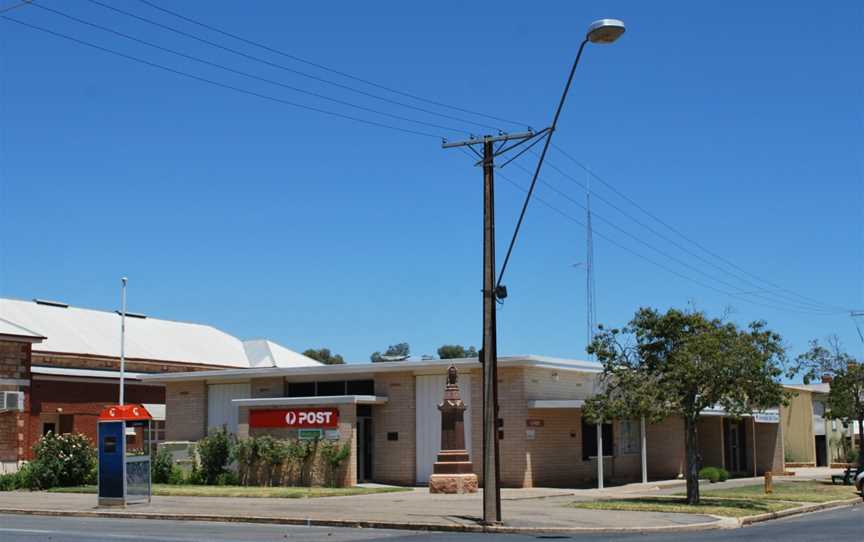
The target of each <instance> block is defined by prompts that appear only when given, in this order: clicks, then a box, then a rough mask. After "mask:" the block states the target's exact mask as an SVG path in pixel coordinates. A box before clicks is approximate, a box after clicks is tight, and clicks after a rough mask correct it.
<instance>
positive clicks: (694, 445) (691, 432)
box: [684, 418, 699, 504]
mask: <svg viewBox="0 0 864 542" xmlns="http://www.w3.org/2000/svg"><path fill="white" fill-rule="evenodd" d="M698 451H699V438H698V435H697V434H696V421H694V420H690V419H689V418H684V455H685V456H686V459H685V467H684V472H685V474H684V475H685V476H686V478H687V504H699V458H698Z"/></svg>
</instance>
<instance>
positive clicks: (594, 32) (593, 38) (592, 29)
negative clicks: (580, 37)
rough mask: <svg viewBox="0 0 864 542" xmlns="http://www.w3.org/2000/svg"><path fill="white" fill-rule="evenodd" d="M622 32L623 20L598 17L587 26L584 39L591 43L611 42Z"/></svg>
mask: <svg viewBox="0 0 864 542" xmlns="http://www.w3.org/2000/svg"><path fill="white" fill-rule="evenodd" d="M623 33H624V22H623V21H619V20H618V19H599V20H597V21H594V22H593V23H591V26H589V27H588V34H587V35H586V36H585V39H587V40H588V41H590V42H591V43H612V42H613V41H615V40H617V39H618V38H620V37H621V34H623Z"/></svg>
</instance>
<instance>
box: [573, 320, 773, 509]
mask: <svg viewBox="0 0 864 542" xmlns="http://www.w3.org/2000/svg"><path fill="white" fill-rule="evenodd" d="M625 336H626V340H625V339H624V337H625ZM588 352H589V353H591V354H594V355H595V356H596V357H597V360H598V361H599V362H601V363H602V364H603V373H602V375H601V384H602V386H603V388H604V391H603V392H602V393H600V394H598V395H596V396H594V397H592V398H590V399H589V400H588V401H586V404H585V407H584V410H583V412H584V415H585V416H586V418H587V419H588V420H590V421H592V422H594V423H597V422H599V421H601V420H611V419H613V418H632V417H639V416H645V417H646V418H647V419H648V420H650V421H651V422H657V421H660V420H661V419H663V418H666V417H668V416H678V417H681V418H682V419H683V420H684V432H685V440H684V443H685V455H686V479H687V502H688V503H689V504H698V503H699V467H700V465H699V457H698V448H699V443H698V437H697V433H696V426H697V423H698V421H699V416H700V415H701V413H702V411H703V410H705V409H707V408H710V407H714V406H718V407H721V408H723V409H724V410H725V411H726V413H727V414H728V415H730V416H733V417H737V416H741V415H744V414H747V413H750V412H752V411H753V410H760V409H765V408H769V407H775V406H778V405H780V404H782V403H785V402H787V400H788V396H787V394H786V392H785V391H784V389H783V386H782V385H781V384H780V382H779V378H780V376H781V375H782V373H783V367H784V364H785V353H784V349H783V346H782V344H781V339H780V336H779V335H778V334H776V333H774V332H773V331H770V330H768V329H767V328H766V327H765V323H764V322H753V323H751V324H750V325H749V326H748V327H747V328H746V329H740V328H738V327H737V326H736V325H735V324H733V323H731V322H724V321H723V320H721V319H716V318H708V317H707V316H705V314H704V313H702V312H685V311H681V310H677V309H670V310H669V311H667V312H666V313H665V314H663V313H660V312H658V311H657V310H655V309H650V308H642V309H639V310H638V311H637V312H636V314H635V316H634V317H633V319H632V320H631V321H630V323H629V324H627V326H626V327H624V329H623V330H618V329H611V330H607V329H605V328H603V327H601V328H600V331H599V333H598V334H597V335H596V336H595V338H594V341H593V342H592V343H591V344H590V345H589V347H588Z"/></svg>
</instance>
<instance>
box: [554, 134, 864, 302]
mask: <svg viewBox="0 0 864 542" xmlns="http://www.w3.org/2000/svg"><path fill="white" fill-rule="evenodd" d="M552 147H553V148H554V149H555V150H557V151H558V152H560V153H561V155H562V156H564V157H565V158H567V159H568V160H570V161H571V162H573V163H574V164H576V165H577V166H578V167H579V168H581V169H582V170H584V171H585V172H586V173H588V174H589V175H591V176H592V177H593V178H595V179H597V180H598V181H600V182H601V183H603V184H604V185H605V186H606V187H607V188H609V189H610V190H612V192H614V193H615V194H616V195H618V196H619V197H621V198H622V199H624V200H626V201H627V202H628V203H630V204H631V205H633V206H634V207H635V208H636V209H638V210H639V211H641V212H642V213H644V214H645V215H646V216H648V217H649V218H651V219H653V220H655V221H657V222H658V223H659V224H661V225H662V226H664V227H665V228H667V229H669V230H670V231H671V232H673V233H674V234H676V235H678V236H679V237H681V238H682V239H684V240H685V241H687V242H689V243H691V244H693V245H694V246H695V247H697V248H698V249H700V250H702V251H703V252H705V253H706V254H708V255H710V256H711V257H713V258H715V259H717V260H719V261H721V262H723V263H725V264H726V265H727V266H729V267H731V268H733V269H736V270H737V271H739V272H741V273H743V274H745V275H747V276H749V277H751V278H752V279H754V280H756V281H759V282H762V283H764V284H767V285H769V286H771V287H772V288H774V289H775V290H780V291H784V292H786V293H788V294H790V295H792V296H795V297H798V298H800V299H802V300H805V301H808V302H810V303H811V304H813V305H814V306H820V307H825V308H831V309H833V310H838V311H845V312H848V310H849V309H845V308H842V307H838V306H833V305H830V304H826V303H824V302H822V301H819V300H817V299H814V298H812V297H808V296H805V295H802V294H800V293H797V292H795V291H793V290H790V289H788V288H785V287H783V286H781V285H779V284H777V283H775V282H773V281H771V280H769V279H765V278H762V277H760V276H758V275H755V274H754V273H751V272H750V271H748V270H747V269H745V268H743V267H741V266H740V265H738V264H736V263H735V262H733V261H731V260H729V259H728V258H725V257H723V256H721V255H720V254H717V253H716V252H714V251H713V250H711V249H709V248H708V247H706V246H705V245H703V244H702V243H700V242H698V241H696V240H695V239H693V238H692V237H689V236H688V235H686V234H685V233H683V232H682V231H681V230H680V229H678V228H676V227H675V226H673V225H671V224H669V223H668V222H667V221H665V220H663V219H662V218H660V217H659V216H657V215H656V214H654V213H652V212H651V211H649V210H648V209H646V208H645V207H643V206H642V205H640V204H639V203H638V202H636V201H635V200H633V199H632V198H630V197H629V196H627V195H626V194H624V193H623V192H621V191H620V190H618V189H617V188H615V185H614V184H613V183H611V182H609V181H607V180H606V179H604V178H603V177H601V176H599V175H597V173H595V172H594V171H592V170H591V169H590V168H588V167H587V166H586V165H585V164H583V163H582V162H580V161H579V160H577V159H576V158H575V157H573V156H572V155H571V154H570V153H568V152H567V151H566V150H565V149H563V148H561V146H560V145H556V144H554V143H553V145H552ZM550 167H554V166H551V164H550ZM592 194H595V195H597V193H596V192H594V191H592ZM598 197H600V196H599V195H598ZM604 201H606V200H604ZM621 212H624V211H621ZM652 231H653V230H652ZM658 235H659V234H658ZM676 246H677V245H676ZM751 284H752V283H751Z"/></svg>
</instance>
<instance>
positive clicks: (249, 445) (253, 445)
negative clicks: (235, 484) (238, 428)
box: [231, 437, 258, 485]
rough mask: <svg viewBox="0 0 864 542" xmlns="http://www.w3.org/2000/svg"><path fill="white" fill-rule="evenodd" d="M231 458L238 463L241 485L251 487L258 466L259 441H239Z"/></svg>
mask: <svg viewBox="0 0 864 542" xmlns="http://www.w3.org/2000/svg"><path fill="white" fill-rule="evenodd" d="M231 457H232V459H233V460H234V461H236V462H237V470H238V474H239V478H240V480H239V481H240V483H241V484H243V485H249V482H250V480H251V478H252V473H253V472H254V471H255V467H256V466H257V465H258V439H257V438H254V437H253V438H246V439H242V440H238V441H237V442H236V443H235V444H234V448H233V450H232V452H231Z"/></svg>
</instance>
